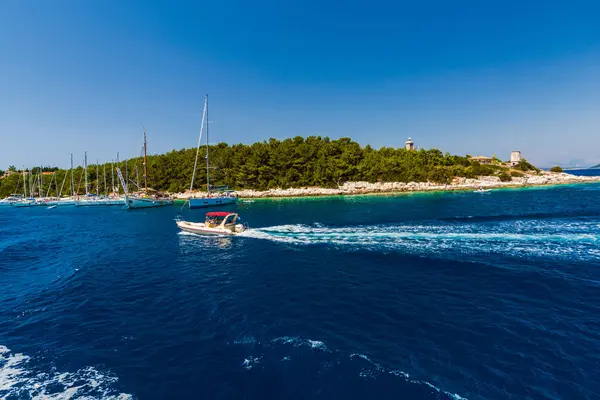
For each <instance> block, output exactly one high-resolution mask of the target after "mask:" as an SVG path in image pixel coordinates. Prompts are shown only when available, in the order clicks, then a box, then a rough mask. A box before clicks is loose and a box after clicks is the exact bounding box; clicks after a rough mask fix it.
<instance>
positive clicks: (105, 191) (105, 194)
mask: <svg viewBox="0 0 600 400" xmlns="http://www.w3.org/2000/svg"><path fill="white" fill-rule="evenodd" d="M103 168H104V173H103V175H104V197H107V196H108V191H107V190H106V163H104V164H103Z"/></svg>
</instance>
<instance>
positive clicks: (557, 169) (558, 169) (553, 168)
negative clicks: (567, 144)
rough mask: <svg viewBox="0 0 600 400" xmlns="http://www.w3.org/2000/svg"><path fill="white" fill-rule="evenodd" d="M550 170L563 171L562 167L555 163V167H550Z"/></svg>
mask: <svg viewBox="0 0 600 400" xmlns="http://www.w3.org/2000/svg"><path fill="white" fill-rule="evenodd" d="M550 172H563V169H562V168H561V167H559V166H558V165H557V166H555V167H552V168H550Z"/></svg>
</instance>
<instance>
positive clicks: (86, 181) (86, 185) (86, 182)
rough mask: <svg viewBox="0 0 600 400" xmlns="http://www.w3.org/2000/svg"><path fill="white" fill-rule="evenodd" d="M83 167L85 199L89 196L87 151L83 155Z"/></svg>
mask: <svg viewBox="0 0 600 400" xmlns="http://www.w3.org/2000/svg"><path fill="white" fill-rule="evenodd" d="M83 165H84V172H85V197H88V196H89V195H90V192H89V191H88V176H87V151H86V152H85V153H84V158H83Z"/></svg>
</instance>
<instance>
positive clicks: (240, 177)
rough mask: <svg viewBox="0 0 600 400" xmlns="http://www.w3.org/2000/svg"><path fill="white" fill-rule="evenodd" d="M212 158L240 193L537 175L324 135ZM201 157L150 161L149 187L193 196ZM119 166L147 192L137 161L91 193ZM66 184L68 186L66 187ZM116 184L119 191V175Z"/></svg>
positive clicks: (3, 183) (54, 181)
mask: <svg viewBox="0 0 600 400" xmlns="http://www.w3.org/2000/svg"><path fill="white" fill-rule="evenodd" d="M209 151H210V164H211V165H210V167H211V172H210V175H211V182H210V183H211V185H227V186H229V187H231V188H234V189H257V190H266V189H272V188H277V187H279V188H294V187H307V186H319V187H324V188H333V187H337V186H339V185H341V184H343V183H344V182H347V181H367V182H411V181H413V182H426V181H430V182H435V183H440V184H448V183H450V182H451V181H452V180H453V179H454V178H455V177H465V178H477V177H479V176H498V177H499V178H500V180H502V181H510V180H511V179H512V177H514V176H522V174H523V172H526V171H533V172H535V171H538V170H537V169H536V168H535V167H534V166H533V165H531V164H530V163H528V162H527V161H525V160H523V161H521V163H519V164H518V165H517V166H514V167H508V166H506V164H503V163H502V161H501V160H499V159H497V158H496V157H494V159H493V163H492V164H480V163H479V162H477V161H475V160H472V159H471V158H470V157H469V156H458V155H451V154H449V153H445V154H444V153H442V152H441V151H440V150H438V149H419V150H406V149H405V148H390V147H383V148H381V149H374V148H373V147H371V146H369V145H367V146H364V147H362V146H360V145H359V144H358V143H357V142H354V141H352V140H351V139H349V138H341V139H337V140H331V139H329V138H328V137H320V136H310V137H307V138H303V137H295V138H292V139H285V140H277V139H270V140H268V141H263V142H257V143H254V144H251V145H245V144H236V145H228V144H225V143H219V144H216V145H213V146H210V149H209ZM195 157H196V149H182V150H173V151H171V152H168V153H166V154H161V155H151V156H148V178H147V179H148V187H150V188H153V189H155V190H162V191H169V192H172V193H173V192H182V191H184V190H187V189H189V186H190V180H191V176H192V170H193V167H194V160H195ZM203 162H204V157H203V152H202V153H201V156H200V159H199V162H198V171H197V174H196V184H195V186H194V189H202V188H206V174H205V173H204V171H205V169H204V168H205V165H203ZM113 167H119V168H120V169H121V171H122V172H123V174H124V175H127V181H128V182H129V183H130V184H131V187H132V188H134V190H135V188H136V186H138V185H139V186H140V187H143V186H144V183H143V160H142V159H141V158H140V157H138V158H135V159H130V160H128V161H127V163H126V162H125V161H121V162H119V163H118V164H116V163H115V164H112V163H107V164H101V165H98V166H96V165H88V182H89V188H90V192H91V193H100V194H103V193H106V192H110V191H111V187H112V183H113V176H112V171H113ZM11 168H12V170H11ZM11 168H9V170H11V171H12V172H13V173H12V174H10V175H8V176H5V177H4V179H1V180H0V197H4V196H7V195H9V194H11V193H23V174H22V173H21V174H20V173H18V172H22V171H17V170H16V169H15V168H14V166H11ZM105 168H106V175H104V170H105ZM39 170H40V168H39V167H35V168H32V169H31V171H27V170H26V175H25V179H26V182H27V185H28V188H29V187H30V186H31V182H32V181H33V180H34V179H35V178H34V177H35V176H38V177H39ZM15 172H17V173H15ZM97 172H98V173H97ZM67 173H68V176H67V177H66V178H65V175H66V174H67ZM83 175H84V173H83V168H82V167H81V166H79V167H77V168H76V169H75V170H74V171H73V173H72V176H73V180H74V184H73V186H74V187H75V191H76V193H79V194H84V193H85V189H84V183H83V182H84V178H83ZM105 176H106V184H105V180H104V177H105ZM41 178H42V181H43V184H42V187H43V188H45V189H44V191H46V190H48V188H49V187H50V189H49V192H48V193H49V195H55V194H57V193H58V192H59V191H60V188H61V186H63V190H62V194H63V195H66V194H71V173H70V172H68V171H65V170H62V169H58V168H43V169H42V175H41ZM38 179H39V178H38ZM63 182H66V183H65V184H64V185H63ZM114 184H115V186H117V185H118V179H117V177H116V175H115V176H114ZM119 186H120V185H119ZM28 192H29V189H28ZM44 194H45V193H44Z"/></svg>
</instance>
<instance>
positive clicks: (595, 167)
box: [588, 164, 600, 169]
mask: <svg viewBox="0 0 600 400" xmlns="http://www.w3.org/2000/svg"><path fill="white" fill-rule="evenodd" d="M588 169H600V164H598V165H594V166H593V167H590V168H588Z"/></svg>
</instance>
